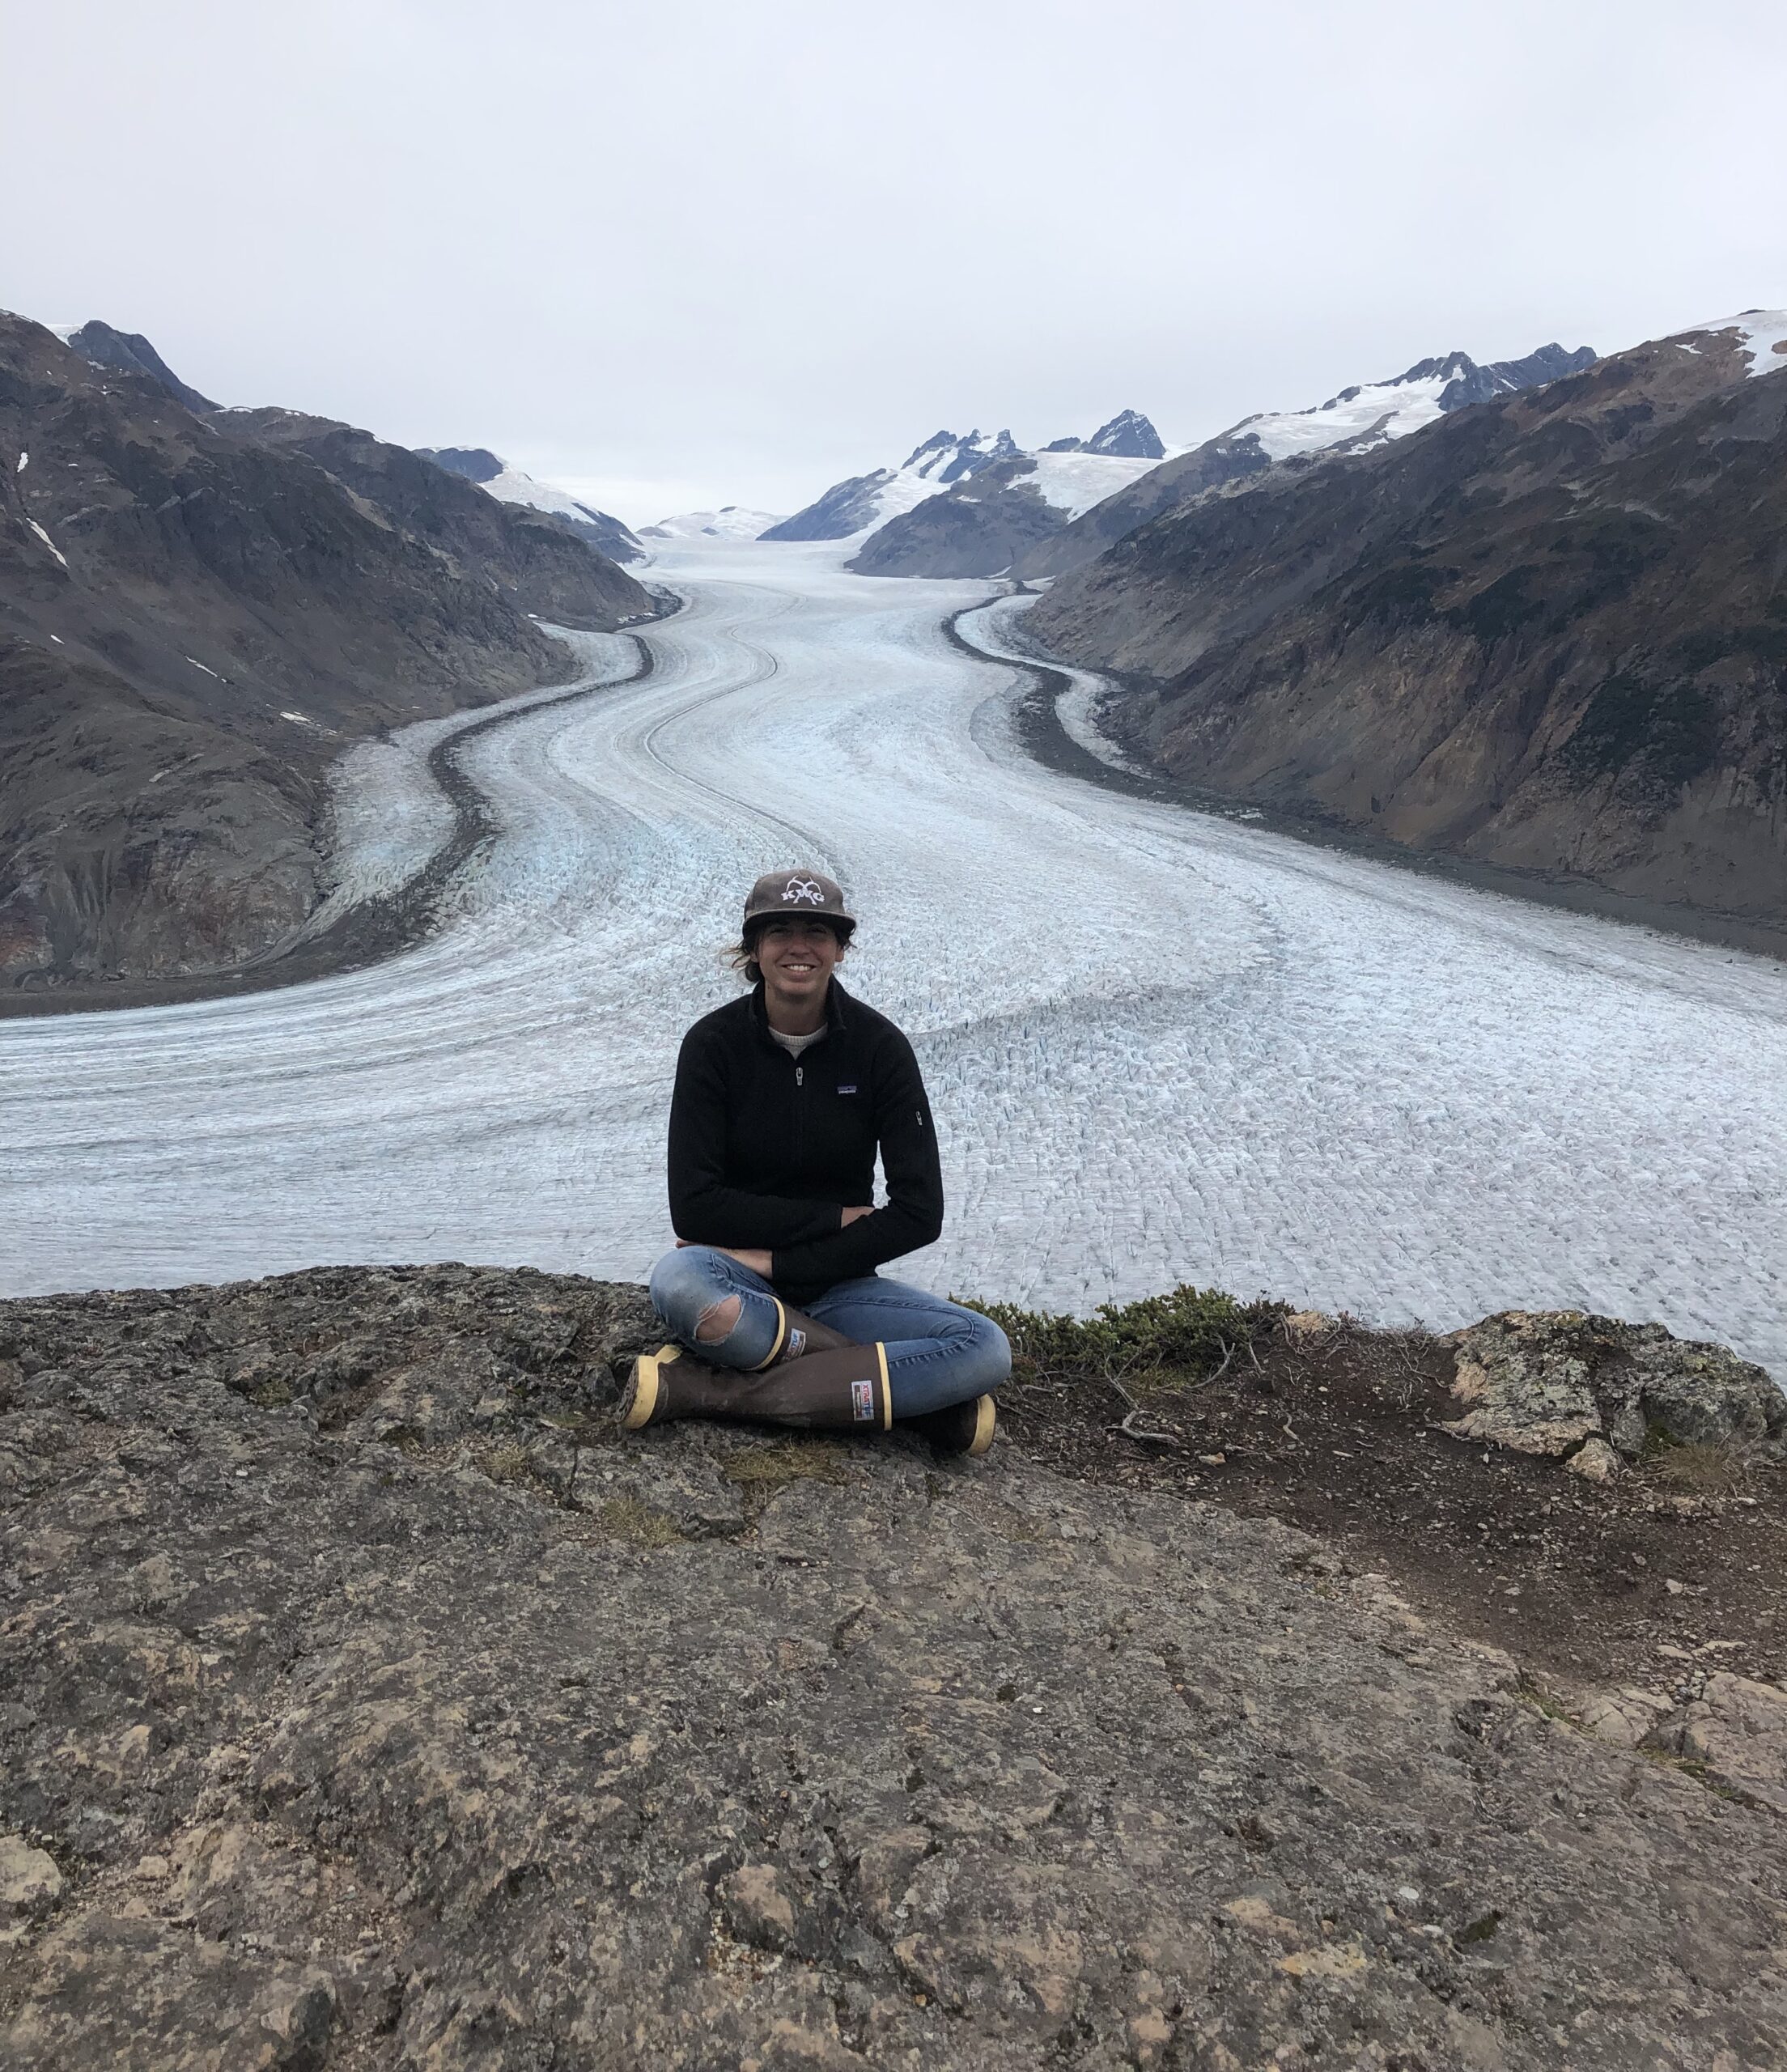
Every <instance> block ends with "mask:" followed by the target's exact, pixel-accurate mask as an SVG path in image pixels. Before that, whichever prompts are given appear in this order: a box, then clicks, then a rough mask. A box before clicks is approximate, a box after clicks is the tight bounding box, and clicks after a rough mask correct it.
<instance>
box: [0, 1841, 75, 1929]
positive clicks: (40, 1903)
mask: <svg viewBox="0 0 1787 2072" xmlns="http://www.w3.org/2000/svg"><path fill="white" fill-rule="evenodd" d="M61 1897H62V1872H61V1871H59V1870H57V1868H56V1859H55V1858H53V1857H52V1856H49V1855H46V1854H45V1852H44V1851H43V1850H42V1849H33V1848H32V1845H31V1844H30V1843H29V1842H28V1841H26V1840H25V1838H24V1836H23V1835H0V1929H3V1928H5V1927H6V1926H10V1925H11V1923H12V1922H14V1921H17V1920H19V1918H20V1917H28V1916H30V1915H32V1914H39V1913H49V1909H51V1908H52V1907H53V1905H54V1904H56V1902H57V1900H59V1899H60V1898H61Z"/></svg>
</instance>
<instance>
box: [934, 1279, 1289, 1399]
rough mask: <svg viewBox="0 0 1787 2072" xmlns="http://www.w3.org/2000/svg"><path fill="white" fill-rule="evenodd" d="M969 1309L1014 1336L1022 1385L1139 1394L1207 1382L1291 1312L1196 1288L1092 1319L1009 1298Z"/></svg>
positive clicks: (1117, 1307)
mask: <svg viewBox="0 0 1787 2072" xmlns="http://www.w3.org/2000/svg"><path fill="white" fill-rule="evenodd" d="M956 1299H957V1300H958V1301H960V1300H961V1299H962V1298H961V1297H957V1298H956ZM964 1306H965V1307H966V1308H968V1309H978V1310H980V1312H981V1314H983V1316H988V1317H991V1318H992V1320H993V1322H994V1323H996V1324H997V1325H998V1326H999V1327H1000V1330H1001V1331H1004V1334H1005V1335H1006V1336H1007V1337H1008V1339H1009V1340H1011V1342H1012V1374H1013V1377H1014V1378H1016V1379H1017V1380H1018V1381H1019V1382H1037V1381H1039V1382H1111V1381H1117V1382H1123V1384H1124V1385H1125V1386H1127V1387H1128V1388H1129V1389H1131V1391H1137V1390H1140V1391H1158V1390H1161V1389H1168V1388H1183V1387H1186V1386H1190V1385H1191V1384H1192V1383H1194V1382H1201V1381H1203V1380H1206V1379H1207V1378H1208V1377H1209V1376H1211V1375H1212V1374H1215V1373H1216V1372H1217V1371H1218V1369H1220V1368H1222V1367H1224V1366H1225V1365H1227V1364H1228V1363H1229V1361H1232V1360H1233V1358H1234V1357H1235V1356H1236V1354H1237V1352H1238V1351H1240V1350H1241V1348H1243V1347H1246V1346H1249V1345H1251V1344H1253V1343H1254V1341H1255V1340H1259V1339H1263V1338H1264V1337H1265V1336H1266V1335H1267V1334H1268V1333H1269V1332H1270V1331H1272V1329H1273V1328H1274V1327H1276V1325H1277V1324H1278V1323H1280V1321H1281V1319H1282V1318H1284V1317H1286V1316H1288V1314H1289V1309H1288V1305H1286V1304H1285V1303H1283V1302H1268V1301H1254V1302H1241V1301H1237V1300H1236V1299H1235V1297H1233V1295H1225V1294H1224V1293H1222V1291H1221V1290H1220V1289H1215V1288H1193V1287H1191V1286H1189V1285H1186V1286H1181V1287H1178V1288H1175V1289H1173V1290H1172V1291H1171V1292H1170V1293H1168V1294H1165V1295H1150V1296H1148V1297H1146V1299H1145V1300H1144V1301H1140V1302H1124V1303H1116V1302H1103V1303H1101V1304H1100V1305H1099V1306H1098V1307H1097V1309H1096V1310H1094V1311H1093V1314H1091V1315H1090V1316H1089V1317H1068V1316H1052V1315H1050V1314H1047V1313H1046V1312H1044V1311H1041V1310H1021V1309H1019V1308H1017V1307H1016V1306H1014V1305H1013V1304H1012V1303H1009V1302H986V1303H980V1302H965V1303H964Z"/></svg>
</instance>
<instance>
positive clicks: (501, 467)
mask: <svg viewBox="0 0 1787 2072" xmlns="http://www.w3.org/2000/svg"><path fill="white" fill-rule="evenodd" d="M415 450H416V451H417V452H418V453H419V454H420V455H421V456H422V458H423V459H424V460H425V461H433V462H434V464H435V466H436V467H437V468H444V469H446V470H447V471H448V473H449V474H454V475H462V476H464V478H465V480H466V481H467V482H476V483H477V484H478V487H479V488H480V489H482V490H484V491H485V492H486V494H487V495H490V496H494V497H495V499H497V501H498V502H499V503H519V504H523V505H525V506H526V507H527V508H528V509H529V510H530V511H544V512H547V513H548V514H549V515H550V516H553V517H554V518H557V519H558V520H561V522H562V523H563V524H567V525H568V526H570V528H571V530H572V531H573V532H574V533H576V534H577V535H578V537H579V538H580V539H584V540H587V541H588V542H589V544H590V546H592V547H594V548H595V549H596V551H597V552H598V553H601V554H606V555H607V556H608V558H609V560H610V561H614V562H621V563H626V562H632V561H643V560H644V559H645V549H644V548H643V547H642V546H640V545H639V540H638V538H637V537H636V536H635V533H633V531H632V529H631V528H630V527H629V526H626V525H624V524H622V522H621V520H619V519H618V518H616V517H614V516H613V515H612V514H611V513H609V512H606V511H600V510H598V509H597V508H596V506H595V505H594V504H592V503H584V502H583V501H582V500H581V499H579V498H578V497H575V496H572V495H570V494H569V492H568V491H567V490H562V489H554V487H553V486H552V485H551V484H550V482H536V481H535V480H534V479H533V476H532V475H529V474H524V473H523V472H522V470H521V469H519V468H511V466H510V465H509V464H508V462H507V461H505V460H504V459H503V457H502V456H501V455H500V454H498V453H493V452H490V448H488V447H486V446H418V448H416V449H415Z"/></svg>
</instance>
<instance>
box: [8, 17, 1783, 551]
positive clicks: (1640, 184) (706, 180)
mask: <svg viewBox="0 0 1787 2072" xmlns="http://www.w3.org/2000/svg"><path fill="white" fill-rule="evenodd" d="M0 23H3V37H0V57H3V71H4V76H5V80H6V90H5V91H6V112H5V116H4V119H3V122H0V175H3V176H4V180H5V186H4V193H5V194H6V205H5V206H6V235H5V238H4V240H3V243H0V268H3V271H0V304H5V305H7V306H10V307H11V308H16V309H19V310H21V311H23V312H24V313H26V314H27V315H28V316H36V317H38V318H40V319H42V320H43V321H46V322H55V323H78V322H80V321H84V320H85V319H86V318H87V317H90V316H103V317H104V318H105V319H106V320H107V321H108V322H110V323H112V324H115V325H118V326H120V327H121V329H125V330H134V331H142V332H145V333H147V334H148V336H149V337H150V338H152V339H153V340H154V341H155V344H156V345H157V346H159V348H160V349H161V350H162V352H163V355H165V356H166V358H167V359H168V361H169V362H170V363H172V366H173V367H174V368H175V369H176V372H178V373H180V375H182V376H185V379H187V380H189V381H191V382H192V383H193V384H195V385H196V386H197V387H198V388H200V389H204V390H205V391H206V393H209V394H210V395H212V396H214V397H217V398H218V399H219V401H224V402H230V403H263V402H277V403H284V404H290V405H295V406H299V407H301V408H303V409H307V410H316V411H320V412H323V413H325V414H329V415H331V416H336V417H342V418H350V419H351V420H353V421H354V422H357V423H359V424H363V425H367V426H369V427H371V429H372V430H374V431H377V432H379V433H380V434H381V435H384V436H385V437H388V438H392V439H399V440H401V441H403V442H404V443H405V444H415V445H439V444H478V445H488V446H492V447H494V448H496V449H497V450H498V451H499V452H502V453H503V454H505V455H507V456H508V457H509V458H510V459H511V460H512V461H515V462H516V464H517V465H520V466H523V467H524V468H526V469H528V470H529V471H530V472H531V473H536V474H539V475H543V476H549V477H552V478H558V479H565V478H571V479H575V480H579V481H581V482H584V483H585V484H586V486H587V487H588V489H590V490H595V491H596V492H597V493H598V494H599V495H601V497H602V498H603V499H605V501H606V502H607V503H608V505H609V507H610V508H612V509H613V510H616V511H618V512H619V513H620V515H621V516H623V517H625V518H627V519H628V520H631V521H633V522H635V523H641V522H645V521H648V520H652V519H654V518H658V517H662V516H666V515H668V514H669V513H670V512H673V511H677V510H680V509H685V508H688V507H692V506H696V505H704V504H711V503H749V504H753V505H757V506H760V507H763V508H766V509H769V510H773V511H778V512H786V511H789V510H792V509H793V508H794V507H796V506H797V505H798V504H800V503H804V502H805V501H807V500H808V499H810V498H811V497H812V496H813V495H816V494H817V492H818V491H819V490H821V489H823V488H824V487H825V486H826V485H827V484H828V483H829V482H832V481H834V480H835V479H836V478H838V477H839V476H842V475H845V474H854V473H860V472H862V471H864V469H868V468H871V467H874V466H877V465H881V464H883V463H885V462H890V461H898V460H900V459H901V458H902V457H903V456H904V455H905V454H906V452H907V451H908V449H909V448H911V447H912V446H913V445H915V444H917V442H918V441H919V439H921V438H923V437H924V436H925V435H927V434H928V433H930V432H932V431H936V429H938V428H939V427H943V426H948V427H950V428H952V429H953V430H957V431H966V430H968V429H969V428H970V427H974V426H978V427H981V428H983V429H984V430H996V429H998V428H999V427H1001V426H1005V425H1008V426H1009V427H1011V429H1012V431H1013V432H1014V433H1015V434H1016V435H1017V437H1018V439H1020V440H1021V441H1023V442H1025V443H1026V444H1035V443H1040V442H1041V441H1042V440H1045V439H1051V438H1055V437H1058V436H1059V435H1062V434H1063V433H1068V432H1075V433H1082V434H1083V433H1085V432H1087V431H1090V430H1091V429H1092V428H1093V426H1094V425H1096V424H1097V422H1100V420H1101V419H1102V418H1106V417H1109V416H1110V415H1111V414H1113V413H1114V411H1116V410H1118V409H1120V408H1123V407H1125V406H1133V407H1135V408H1136V409H1139V410H1145V411H1146V412H1148V414H1149V415H1150V416H1152V418H1154V419H1155V421H1156V422H1157V424H1158V425H1159V427H1160V428H1161V432H1162V434H1163V435H1165V437H1166V438H1167V439H1169V440H1172V441H1185V440H1190V439H1195V438H1200V437H1203V436H1205V435H1208V434H1209V433H1211V432H1213V431H1218V430H1220V429H1221V428H1222V427H1224V426H1225V425H1227V424H1229V423H1231V422H1233V421H1234V420H1235V419H1236V418H1239V417H1242V416H1243V415H1245V414H1247V413H1248V412H1250V411H1253V410H1265V409H1283V408H1299V407H1301V406H1304V405H1308V404H1311V403H1316V402H1319V401H1322V399H1323V398H1324V397H1326V396H1328V395H1330V394H1331V393H1333V392H1334V391H1335V389H1339V388H1341V387H1343V386H1344V385H1346V384H1348V383H1350V382H1353V381H1358V380H1370V379H1373V378H1375V377H1381V376H1384V375H1387V374H1390V373H1394V372H1399V371H1400V370H1401V369H1402V368H1403V367H1405V366H1407V364H1408V363H1410V362H1411V361H1412V360H1415V359H1420V358H1422V357H1424V356H1425V355H1428V354H1430V353H1437V352H1442V351H1445V350H1449V349H1450V348H1453V347H1460V348H1462V349H1463V350H1466V351H1467V352H1470V353H1471V354H1473V355H1475V356H1476V357H1477V358H1479V359H1496V358H1502V357H1505V356H1507V355H1512V354H1517V353H1522V352H1525V351H1527V350H1530V348H1531V347H1532V346H1535V345H1538V344H1539V343H1541V342H1544V341H1545V340H1547V339H1551V338H1556V339H1559V340H1560V341H1561V342H1563V343H1564V345H1566V346H1575V345H1580V344H1585V343H1586V344H1591V345H1594V346H1597V347H1598V348H1599V349H1601V350H1611V349H1613V348H1615V347H1618V346H1625V345H1629V344H1632V343H1633V342H1636V340H1638V339H1641V338H1646V337H1654V336H1657V335H1658V334H1660V333H1666V332H1669V331H1672V330H1677V329H1682V328H1683V327H1684V326H1686V325H1688V324H1691V323H1692V322H1695V321H1700V320H1702V319H1705V318H1709V317H1713V316H1724V315H1726V314H1729V313H1731V312H1734V311H1736V310H1738V309H1742V308H1748V307H1751V306H1755V305H1762V306H1764V307H1778V306H1780V305H1781V304H1787V169H1784V149H1783V144H1784V137H1787V6H1782V5H1781V0H1699V3H1698V4H1696V5H1695V6H1688V5H1687V4H1684V0H1576V4H1573V5H1570V6H1560V5H1559V4H1558V0H1476V4H1474V5H1471V6H1462V5H1461V6H1446V5H1445V4H1444V0H1441V4H1439V5H1435V4H1433V0H1425V4H1422V5H1420V6H1408V5H1402V4H1388V3H1387V0H1380V3H1379V4H1373V0H1361V4H1358V5H1355V6H1326V5H1313V4H1292V0H1278V3H1277V4H1274V0H1246V3H1245V4H1243V0H1221V4H1216V5H1199V4H1169V0H1055V3H1054V4H1051V0H1021V4H1008V0H943V3H942V4H937V3H936V0H900V3H899V4H898V5H894V6H889V5H887V4H885V0H875V3H874V4H868V3H867V0H862V3H861V4H859V0H676V4H674V5H657V6H652V5H651V4H649V0H643V4H642V3H641V0H630V4H628V5H626V6H616V5H613V4H610V0H505V3H504V4H503V5H501V6H495V5H492V4H490V0H478V4H476V5H461V4H458V0H415V4H394V3H393V0H290V3H289V4H280V0H262V4H260V5H255V6H245V5H243V4H241V0H227V4H222V5H214V4H205V3H202V0H156V4H155V5H153V6H145V5H143V4H142V0H58V4H57V5H55V6H48V5H45V4H43V3H42V0H0Z"/></svg>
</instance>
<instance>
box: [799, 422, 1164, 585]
mask: <svg viewBox="0 0 1787 2072" xmlns="http://www.w3.org/2000/svg"><path fill="white" fill-rule="evenodd" d="M1166 451H1167V448H1166V447H1165V445H1164V444H1162V443H1161V435H1160V434H1159V433H1158V432H1157V431H1156V430H1155V429H1154V427H1153V426H1152V424H1150V423H1149V422H1148V419H1147V418H1144V416H1143V415H1142V414H1141V413H1140V411H1139V410H1121V411H1119V412H1118V414H1117V415H1116V416H1115V417H1114V418H1110V420H1109V421H1108V422H1106V423H1104V424H1101V425H1100V427H1098V429H1097V431H1095V432H1094V433H1093V435H1092V436H1091V438H1089V439H1055V440H1053V441H1052V442H1051V444H1048V445H1047V446H1045V447H1044V448H1042V450H1041V452H1036V453H1031V452H1026V451H1025V448H1023V447H1021V446H1020V445H1019V444H1017V440H1016V439H1013V438H1012V435H1011V434H1010V432H1009V431H999V432H994V433H987V432H983V431H970V432H969V433H967V434H966V435H963V434H961V433H960V432H954V431H936V432H933V433H932V435H931V436H930V437H929V438H928V439H926V440H925V441H924V443H923V444H922V445H919V446H915V447H914V448H913V449H912V451H911V452H910V453H909V454H907V456H906V458H905V459H904V460H903V461H902V462H901V463H900V465H899V466H898V467H897V468H877V469H874V470H873V472H872V473H869V474H866V475H852V476H851V478H849V480H848V481H847V482H834V483H833V485H832V486H831V487H830V489H828V490H826V493H825V495H823V496H821V497H818V498H816V499H814V501H813V503H809V505H807V507H806V508H805V509H804V510H803V511H797V512H796V513H795V514H794V516H792V518H786V519H784V520H783V521H782V523H781V524H779V525H776V526H774V527H772V528H771V529H770V531H768V532H766V533H764V535H763V537H764V538H765V539H766V540H847V539H853V538H856V537H862V538H864V540H866V539H867V538H868V537H869V536H870V535H871V534H872V533H877V532H878V531H879V530H880V529H881V527H882V526H884V525H886V524H889V523H890V522H891V521H893V520H896V519H899V518H903V517H905V516H906V514H907V513H908V512H912V511H915V510H917V509H918V507H919V505H921V504H923V503H929V502H930V501H931V499H932V498H933V497H937V496H942V495H946V494H950V493H953V495H956V496H957V498H959V499H962V500H963V501H965V502H967V503H972V502H973V501H974V499H973V498H972V497H971V496H970V493H969V491H968V489H967V488H966V485H967V484H968V483H969V482H972V481H975V480H978V478H981V477H982V476H983V475H987V474H988V471H989V470H991V469H1000V470H1001V471H1002V472H1001V480H1002V481H1003V480H1005V479H1008V478H1009V476H1010V464H1012V463H1014V462H1024V463H1028V464H1029V465H1028V467H1027V468H1024V469H1020V470H1019V471H1018V472H1020V473H1026V474H1027V475H1028V476H1029V478H1030V486H1031V487H1032V488H1033V489H1034V490H1035V491H1036V493H1037V495H1039V496H1040V497H1041V498H1042V501H1043V502H1044V503H1046V505H1048V506H1049V507H1051V509H1053V510H1055V511H1058V512H1062V513H1063V514H1064V516H1063V518H1062V519H1061V520H1060V521H1059V522H1060V523H1062V524H1065V523H1066V522H1067V520H1068V519H1071V518H1074V517H1077V516H1078V515H1079V514H1080V512H1082V511H1085V510H1088V509H1089V508H1090V507H1091V506H1092V505H1093V504H1094V503H1099V502H1101V501H1102V499H1104V498H1106V497H1107V496H1110V495H1112V494H1113V493H1114V491H1115V490H1119V489H1121V488H1122V487H1123V485H1124V484H1125V483H1126V482H1131V481H1133V480H1134V479H1135V477H1136V476H1137V475H1138V474H1140V473H1143V472H1144V471H1145V470H1146V469H1148V468H1150V467H1152V465H1154V463H1155V462H1156V461H1159V460H1160V459H1161V457H1162V456H1164V455H1165V452H1166ZM989 479H990V478H989ZM901 572H916V571H901ZM927 572H931V571H927ZM946 572H948V573H951V574H953V573H956V572H957V571H953V570H951V571H946ZM963 572H972V571H963Z"/></svg>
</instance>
